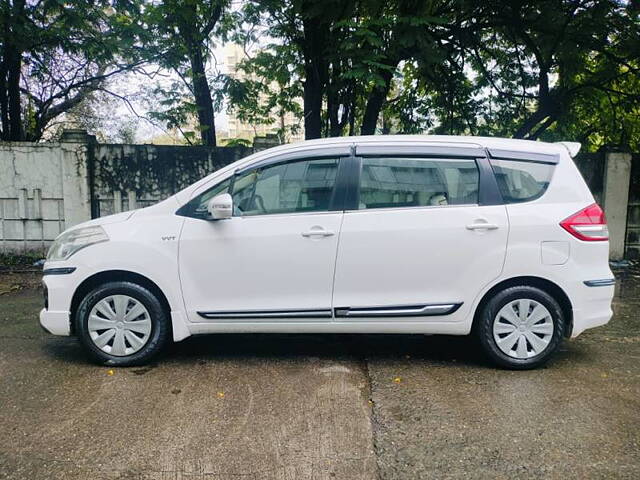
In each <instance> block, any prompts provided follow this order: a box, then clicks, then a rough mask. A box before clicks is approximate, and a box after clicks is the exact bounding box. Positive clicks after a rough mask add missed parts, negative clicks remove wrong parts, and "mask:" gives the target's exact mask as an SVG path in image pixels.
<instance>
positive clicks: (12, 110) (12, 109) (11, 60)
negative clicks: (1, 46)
mask: <svg viewBox="0 0 640 480" xmlns="http://www.w3.org/2000/svg"><path fill="white" fill-rule="evenodd" d="M5 48H6V49H7V56H8V59H7V60H8V61H7V69H8V75H7V93H8V97H9V140H11V141H14V142H19V141H21V140H23V139H24V134H23V132H22V105H21V99H20V68H21V66H22V52H20V51H19V50H18V48H17V47H16V46H14V45H11V44H9V45H6V46H5Z"/></svg>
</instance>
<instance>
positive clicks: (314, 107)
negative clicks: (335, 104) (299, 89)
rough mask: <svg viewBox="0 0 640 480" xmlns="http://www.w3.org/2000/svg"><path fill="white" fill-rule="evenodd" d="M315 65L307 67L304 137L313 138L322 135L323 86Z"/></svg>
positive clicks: (304, 100) (304, 99)
mask: <svg viewBox="0 0 640 480" xmlns="http://www.w3.org/2000/svg"><path fill="white" fill-rule="evenodd" d="M314 70H315V69H313V67H311V68H305V74H306V78H305V81H304V98H303V102H302V103H303V108H304V138H305V139H306V140H311V139H313V138H320V137H321V136H322V118H321V111H322V86H321V85H320V82H319V81H318V79H317V78H313V77H314V76H315V74H314Z"/></svg>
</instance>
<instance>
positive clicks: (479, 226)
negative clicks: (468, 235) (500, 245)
mask: <svg viewBox="0 0 640 480" xmlns="http://www.w3.org/2000/svg"><path fill="white" fill-rule="evenodd" d="M497 229H498V225H496V224H495V223H486V222H478V223H472V224H471V225H467V230H497Z"/></svg>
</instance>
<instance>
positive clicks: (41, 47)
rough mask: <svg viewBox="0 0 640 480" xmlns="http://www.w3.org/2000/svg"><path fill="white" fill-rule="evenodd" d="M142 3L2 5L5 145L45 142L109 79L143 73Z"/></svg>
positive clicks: (0, 99) (17, 1)
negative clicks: (52, 129)
mask: <svg viewBox="0 0 640 480" xmlns="http://www.w3.org/2000/svg"><path fill="white" fill-rule="evenodd" d="M141 1H142V0H113V1H109V0H76V1H74V2H61V1H59V0H40V1H27V0H12V1H9V0H3V1H2V2H1V3H0V24H1V32H0V55H1V57H2V62H1V64H0V114H1V115H0V116H1V124H0V125H1V137H2V139H4V140H38V139H39V138H40V137H41V136H42V135H43V133H44V132H45V130H46V129H47V127H48V126H49V125H50V124H51V122H52V121H53V120H54V119H56V118H58V117H60V116H61V115H62V114H64V113H65V112H67V111H69V110H70V109H72V108H74V107H76V106H78V105H79V104H80V103H82V102H83V101H85V100H87V99H88V97H89V94H90V93H92V92H95V91H98V90H99V89H100V88H101V87H102V86H103V85H104V82H105V81H106V80H107V79H109V78H112V77H114V76H116V75H118V74H119V73H121V72H124V71H131V70H133V69H135V68H137V67H139V66H140V65H141V61H140V58H139V54H140V50H139V46H138V45H137V44H136V42H135V40H134V39H135V38H137V32H138V31H139V28H140V25H139V24H138V23H137V22H136V20H135V19H136V18H137V14H138V12H139V10H140V8H141Z"/></svg>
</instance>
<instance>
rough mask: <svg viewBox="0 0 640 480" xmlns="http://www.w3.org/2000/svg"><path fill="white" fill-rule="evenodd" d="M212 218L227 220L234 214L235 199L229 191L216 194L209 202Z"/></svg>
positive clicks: (208, 207)
mask: <svg viewBox="0 0 640 480" xmlns="http://www.w3.org/2000/svg"><path fill="white" fill-rule="evenodd" d="M207 210H208V211H209V214H210V215H211V219H212V220H225V219H227V218H231V217H232V215H233V199H232V198H231V195H229V194H228V193H221V194H220V195H216V196H215V197H213V198H212V199H211V200H209V203H208V204H207Z"/></svg>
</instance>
